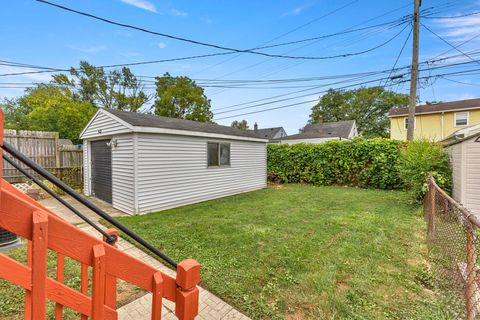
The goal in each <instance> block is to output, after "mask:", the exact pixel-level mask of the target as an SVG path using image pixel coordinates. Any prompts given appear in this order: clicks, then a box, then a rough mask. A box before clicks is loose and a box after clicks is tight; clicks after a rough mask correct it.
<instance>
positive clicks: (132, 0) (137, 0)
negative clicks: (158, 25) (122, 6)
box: [120, 0, 157, 13]
mask: <svg viewBox="0 0 480 320" xmlns="http://www.w3.org/2000/svg"><path fill="white" fill-rule="evenodd" d="M120 1H122V2H123V3H126V4H129V5H131V6H134V7H137V8H140V9H143V10H147V11H150V12H154V13H157V8H155V5H154V4H153V3H151V2H148V1H146V0H120Z"/></svg>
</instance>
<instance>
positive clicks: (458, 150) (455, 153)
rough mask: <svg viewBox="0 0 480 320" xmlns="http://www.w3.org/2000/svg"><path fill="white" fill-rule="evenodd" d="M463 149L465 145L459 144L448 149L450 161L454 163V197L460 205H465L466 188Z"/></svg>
mask: <svg viewBox="0 0 480 320" xmlns="http://www.w3.org/2000/svg"><path fill="white" fill-rule="evenodd" d="M462 149H463V143H457V144H454V145H452V146H451V147H449V148H448V152H449V153H450V160H451V163H452V178H453V190H452V196H453V198H454V199H455V200H457V201H458V202H460V203H465V197H464V192H463V186H464V182H463V180H464V173H463V172H462V170H463V169H464V166H462Z"/></svg>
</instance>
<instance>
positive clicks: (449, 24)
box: [436, 15, 480, 42]
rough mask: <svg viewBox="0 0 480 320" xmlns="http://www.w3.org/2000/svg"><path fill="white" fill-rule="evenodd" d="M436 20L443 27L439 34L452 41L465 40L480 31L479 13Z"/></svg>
mask: <svg viewBox="0 0 480 320" xmlns="http://www.w3.org/2000/svg"><path fill="white" fill-rule="evenodd" d="M436 22H437V24H438V25H439V26H440V27H442V29H443V30H442V32H441V35H442V36H444V37H446V38H448V39H449V40H452V41H456V42H461V41H466V40H469V39H471V38H473V37H474V36H476V35H477V34H478V33H480V15H474V16H469V17H462V18H451V19H439V20H437V21H436ZM478 40H480V38H479V39H478Z"/></svg>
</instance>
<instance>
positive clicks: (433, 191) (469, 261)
mask: <svg viewBox="0 0 480 320" xmlns="http://www.w3.org/2000/svg"><path fill="white" fill-rule="evenodd" d="M424 213H425V220H426V222H427V225H428V243H429V249H430V250H429V253H430V261H431V271H432V276H433V280H434V285H435V288H436V289H437V291H438V293H439V295H440V296H441V298H442V299H445V303H446V304H447V305H448V309H449V310H450V313H451V317H452V318H453V319H459V318H460V319H468V320H471V319H477V318H480V277H478V276H477V273H478V274H479V276H480V273H479V272H480V269H479V268H478V267H477V266H480V264H479V263H478V261H477V253H478V249H479V248H480V242H479V241H477V235H478V233H479V228H480V220H479V219H478V218H477V217H476V216H475V215H472V214H471V213H470V212H469V211H468V210H467V209H466V208H464V207H463V206H462V205H461V204H459V203H458V202H457V201H455V200H454V199H453V198H451V197H450V196H449V195H448V194H446V193H445V192H444V191H443V190H442V189H440V188H439V187H438V186H437V184H436V183H435V180H434V179H433V178H429V180H428V193H427V195H426V197H425V200H424Z"/></svg>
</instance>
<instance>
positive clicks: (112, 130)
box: [81, 111, 131, 139]
mask: <svg viewBox="0 0 480 320" xmlns="http://www.w3.org/2000/svg"><path fill="white" fill-rule="evenodd" d="M129 131H131V130H129V129H128V128H127V127H126V126H125V125H123V124H122V123H120V122H118V121H116V120H114V119H113V118H111V116H109V115H108V114H106V112H105V111H104V112H101V111H100V112H98V113H97V114H96V115H95V117H94V118H93V120H91V122H90V125H89V126H88V128H87V130H86V131H85V132H84V133H83V135H82V136H81V138H82V139H88V138H93V137H94V138H101V137H105V136H111V135H114V134H119V133H126V132H129Z"/></svg>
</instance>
